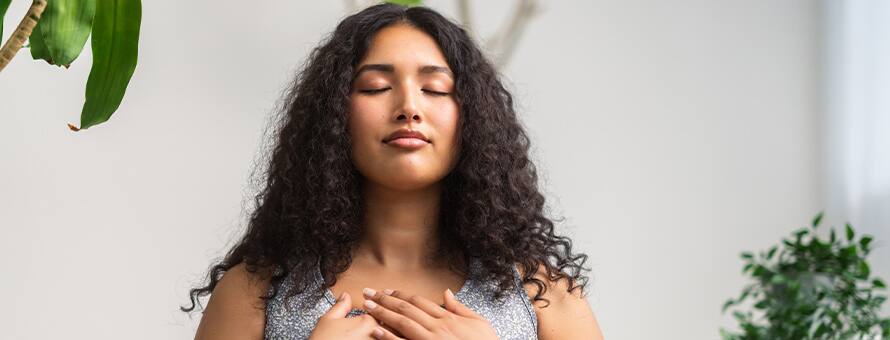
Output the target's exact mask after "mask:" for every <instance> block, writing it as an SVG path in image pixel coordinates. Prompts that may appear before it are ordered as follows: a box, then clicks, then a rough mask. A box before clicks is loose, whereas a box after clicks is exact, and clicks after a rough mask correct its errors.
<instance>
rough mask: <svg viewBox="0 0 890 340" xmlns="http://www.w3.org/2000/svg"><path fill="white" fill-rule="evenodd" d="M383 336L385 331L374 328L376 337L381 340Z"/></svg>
mask: <svg viewBox="0 0 890 340" xmlns="http://www.w3.org/2000/svg"><path fill="white" fill-rule="evenodd" d="M381 336H383V330H382V329H380V327H377V328H374V337H375V338H379V337H381Z"/></svg>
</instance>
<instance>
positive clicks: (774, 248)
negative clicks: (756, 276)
mask: <svg viewBox="0 0 890 340" xmlns="http://www.w3.org/2000/svg"><path fill="white" fill-rule="evenodd" d="M776 249H777V248H776V246H773V247H772V248H770V249H769V252H768V253H766V259H767V260H769V259H772V258H773V255H775V254H776Z"/></svg>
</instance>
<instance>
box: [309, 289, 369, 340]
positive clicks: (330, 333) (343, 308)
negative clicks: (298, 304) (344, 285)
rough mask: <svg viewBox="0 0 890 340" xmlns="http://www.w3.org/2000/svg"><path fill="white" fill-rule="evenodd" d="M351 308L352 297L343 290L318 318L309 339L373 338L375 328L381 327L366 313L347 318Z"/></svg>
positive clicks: (362, 339) (366, 339) (345, 339)
mask: <svg viewBox="0 0 890 340" xmlns="http://www.w3.org/2000/svg"><path fill="white" fill-rule="evenodd" d="M351 309H352V298H351V297H350V296H349V293H346V292H344V293H343V295H342V296H341V297H340V299H339V300H337V303H335V304H334V306H333V307H331V309H329V310H328V311H327V312H326V313H324V314H323V315H322V316H321V317H319V318H318V322H317V323H316V324H315V329H313V330H312V334H311V335H309V340H337V339H343V340H354V339H361V340H368V339H375V337H374V336H373V335H372V334H373V333H374V330H375V329H379V328H381V327H380V325H378V324H377V320H376V319H374V317H373V316H370V315H368V314H362V315H360V316H356V317H351V318H347V317H346V315H347V314H349V311H350V310H351Z"/></svg>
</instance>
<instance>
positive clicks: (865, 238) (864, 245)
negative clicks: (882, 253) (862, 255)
mask: <svg viewBox="0 0 890 340" xmlns="http://www.w3.org/2000/svg"><path fill="white" fill-rule="evenodd" d="M871 240H872V237H871V236H868V235H866V236H862V238H861V239H859V245H860V246H862V249H868V244H869V243H871Z"/></svg>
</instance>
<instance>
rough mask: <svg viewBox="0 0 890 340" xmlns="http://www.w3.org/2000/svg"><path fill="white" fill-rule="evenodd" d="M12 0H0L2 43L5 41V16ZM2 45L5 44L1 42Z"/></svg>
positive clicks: (0, 38)
mask: <svg viewBox="0 0 890 340" xmlns="http://www.w3.org/2000/svg"><path fill="white" fill-rule="evenodd" d="M11 2H12V0H0V43H2V42H3V17H5V16H6V10H7V9H9V4H10V3H11ZM0 46H3V45H2V44H0Z"/></svg>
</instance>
